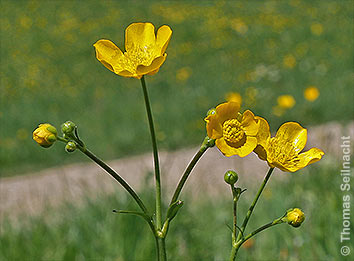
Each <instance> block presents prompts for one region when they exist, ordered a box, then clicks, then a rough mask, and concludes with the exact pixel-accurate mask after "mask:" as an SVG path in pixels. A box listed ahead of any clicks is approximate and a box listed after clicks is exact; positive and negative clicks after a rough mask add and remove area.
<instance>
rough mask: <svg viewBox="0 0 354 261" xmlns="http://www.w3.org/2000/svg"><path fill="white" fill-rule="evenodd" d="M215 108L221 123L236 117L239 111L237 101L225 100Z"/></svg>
mask: <svg viewBox="0 0 354 261" xmlns="http://www.w3.org/2000/svg"><path fill="white" fill-rule="evenodd" d="M215 110H216V114H217V115H218V118H219V121H220V123H221V124H223V123H224V122H225V121H226V120H230V119H236V117H237V115H238V113H239V111H240V104H239V103H237V102H226V103H222V104H220V105H218V106H217V107H216V109H215Z"/></svg>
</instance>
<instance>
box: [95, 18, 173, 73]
mask: <svg viewBox="0 0 354 261" xmlns="http://www.w3.org/2000/svg"><path fill="white" fill-rule="evenodd" d="M171 35H172V30H171V28H170V27H169V26H167V25H163V26H161V27H160V28H159V29H158V30H157V35H156V36H155V27H154V25H153V24H151V23H133V24H131V25H129V26H128V27H127V29H126V30H125V50H126V51H125V52H124V53H122V51H121V50H120V49H119V48H118V47H117V46H116V45H115V44H114V43H113V42H111V41H110V40H105V39H102V40H99V41H97V42H96V43H95V44H94V45H93V46H94V47H95V49H96V58H97V60H99V61H100V62H101V63H102V64H103V65H104V66H105V67H106V68H108V69H109V70H111V71H112V72H114V73H115V74H118V75H121V76H124V77H134V78H137V79H140V78H141V77H142V76H143V75H145V74H149V75H152V74H155V73H157V72H158V71H159V69H160V67H161V65H162V64H163V63H164V61H165V60H166V56H167V54H166V53H165V51H166V48H167V46H168V43H169V41H170V39H171Z"/></svg>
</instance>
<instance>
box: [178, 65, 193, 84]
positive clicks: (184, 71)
mask: <svg viewBox="0 0 354 261" xmlns="http://www.w3.org/2000/svg"><path fill="white" fill-rule="evenodd" d="M190 75H191V69H190V68H189V67H183V68H181V69H179V70H177V72H176V80H177V81H180V82H185V81H187V80H188V78H189V77H190Z"/></svg>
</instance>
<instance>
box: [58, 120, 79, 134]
mask: <svg viewBox="0 0 354 261" xmlns="http://www.w3.org/2000/svg"><path fill="white" fill-rule="evenodd" d="M75 127H76V125H75V123H73V122H72V121H67V122H65V123H63V124H62V125H61V131H62V132H63V133H64V134H68V135H70V134H71V133H72V132H73V131H74V130H75Z"/></svg>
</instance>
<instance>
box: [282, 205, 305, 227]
mask: <svg viewBox="0 0 354 261" xmlns="http://www.w3.org/2000/svg"><path fill="white" fill-rule="evenodd" d="M304 220H305V214H304V212H302V211H301V209H299V208H294V209H292V208H291V209H289V210H288V211H287V214H286V217H284V221H286V222H288V224H289V225H292V226H293V227H299V226H300V225H301V224H302V222H304Z"/></svg>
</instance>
